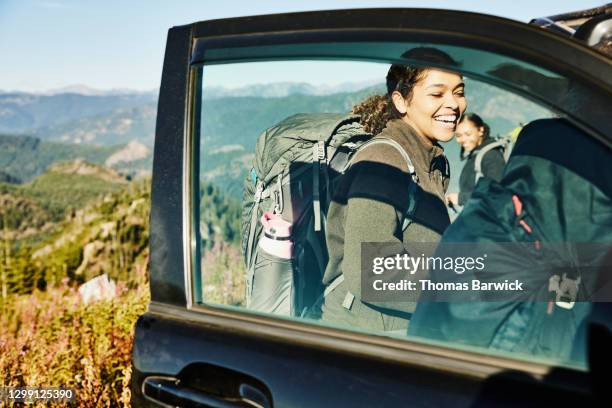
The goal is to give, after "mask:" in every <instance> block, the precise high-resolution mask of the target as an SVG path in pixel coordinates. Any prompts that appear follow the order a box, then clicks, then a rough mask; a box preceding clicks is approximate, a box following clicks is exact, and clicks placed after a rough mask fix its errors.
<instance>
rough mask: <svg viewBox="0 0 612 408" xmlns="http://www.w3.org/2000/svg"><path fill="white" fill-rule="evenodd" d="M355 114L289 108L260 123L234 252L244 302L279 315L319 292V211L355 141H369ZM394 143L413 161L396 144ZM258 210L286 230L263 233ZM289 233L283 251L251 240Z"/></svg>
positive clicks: (323, 253)
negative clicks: (284, 254)
mask: <svg viewBox="0 0 612 408" xmlns="http://www.w3.org/2000/svg"><path fill="white" fill-rule="evenodd" d="M371 138H372V135H371V134H368V133H367V132H365V131H364V129H363V127H362V126H361V125H360V124H359V116H356V115H352V116H347V115H343V114H333V113H312V114H296V115H293V116H290V117H288V118H286V119H284V120H282V121H281V122H280V123H278V124H276V125H275V126H273V127H271V128H269V129H267V130H266V131H264V132H263V133H262V134H261V135H260V136H259V138H258V140H257V145H256V150H255V158H254V163H253V168H252V169H251V171H250V173H249V174H248V175H247V177H246V179H245V181H244V195H243V207H242V242H241V246H242V253H243V256H244V260H245V264H246V268H247V277H246V279H247V282H246V286H247V293H246V303H247V308H249V309H251V310H256V311H261V312H266V313H274V314H280V315H285V316H302V315H304V313H305V311H307V310H308V309H309V308H310V307H311V306H312V305H314V304H315V302H316V301H317V300H318V299H319V298H321V296H322V295H323V293H324V289H325V288H324V286H323V283H322V278H323V273H324V272H325V267H326V265H327V261H328V254H327V246H326V242H325V225H326V214H327V210H328V207H329V203H330V201H331V197H332V195H333V192H334V190H335V187H336V185H337V182H338V181H339V179H340V176H341V175H343V174H344V173H345V172H346V171H347V169H348V168H349V166H350V160H351V158H352V157H353V155H354V154H355V152H357V150H358V149H359V148H362V147H365V146H366V145H369V144H372V143H387V144H392V145H397V143H396V142H393V141H391V140H388V139H376V140H372V141H369V142H368V140H369V139H371ZM395 147H396V148H398V149H399V150H400V151H401V152H402V154H403V156H404V157H405V158H406V160H407V161H408V168H409V169H410V171H411V173H412V174H413V175H414V176H416V174H415V173H414V167H413V166H412V163H411V162H410V159H409V158H408V155H407V154H406V153H405V152H404V150H403V149H402V148H401V146H399V145H397V146H395ZM264 212H267V213H272V214H277V215H280V216H281V217H282V220H284V221H286V222H288V223H290V224H291V226H292V227H291V236H290V238H289V237H280V238H279V237H274V236H272V235H270V234H268V233H267V232H265V233H264V231H263V227H262V224H261V222H260V219H261V217H262V215H263V214H264ZM264 237H265V238H266V239H290V240H291V242H292V245H293V249H292V256H291V257H290V259H286V258H281V257H278V256H274V255H272V254H270V253H268V252H267V251H265V250H263V249H262V246H261V245H258V244H259V242H260V240H261V239H262V238H264Z"/></svg>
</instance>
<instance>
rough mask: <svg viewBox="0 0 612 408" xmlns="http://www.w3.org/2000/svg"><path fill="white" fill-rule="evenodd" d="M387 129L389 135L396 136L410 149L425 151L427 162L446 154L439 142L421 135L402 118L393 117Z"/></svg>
mask: <svg viewBox="0 0 612 408" xmlns="http://www.w3.org/2000/svg"><path fill="white" fill-rule="evenodd" d="M385 130H386V132H385V133H386V134H387V135H389V136H395V138H396V139H397V141H398V142H400V143H402V144H403V145H404V146H405V147H407V149H408V150H409V151H412V152H414V151H419V152H424V159H425V160H426V162H427V163H431V162H433V161H434V159H435V158H436V157H438V156H441V155H443V154H444V149H443V148H442V146H440V145H439V144H438V142H436V141H432V140H430V139H427V138H426V137H424V136H421V135H419V134H418V133H417V132H416V131H415V130H414V128H413V127H412V126H410V125H409V124H407V123H406V122H404V121H403V120H401V119H392V120H390V121H389V122H387V126H386V127H385ZM398 136H399V137H398Z"/></svg>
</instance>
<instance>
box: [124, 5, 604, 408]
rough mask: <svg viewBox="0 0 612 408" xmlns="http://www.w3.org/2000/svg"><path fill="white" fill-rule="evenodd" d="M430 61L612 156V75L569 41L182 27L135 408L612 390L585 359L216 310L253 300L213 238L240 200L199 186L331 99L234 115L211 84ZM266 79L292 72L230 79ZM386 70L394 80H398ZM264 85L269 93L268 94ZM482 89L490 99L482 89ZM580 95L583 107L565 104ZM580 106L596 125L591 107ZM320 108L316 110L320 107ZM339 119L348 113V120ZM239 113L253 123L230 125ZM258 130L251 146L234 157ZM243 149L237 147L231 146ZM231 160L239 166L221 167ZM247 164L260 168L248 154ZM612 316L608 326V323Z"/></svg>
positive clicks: (443, 399) (346, 24)
mask: <svg viewBox="0 0 612 408" xmlns="http://www.w3.org/2000/svg"><path fill="white" fill-rule="evenodd" d="M424 46H426V47H435V48H438V49H441V50H443V51H444V52H446V53H447V54H449V55H451V56H452V57H453V58H454V59H455V60H456V61H459V62H460V65H459V66H458V67H457V71H459V72H461V74H462V75H464V76H465V77H466V78H467V80H468V81H469V80H473V81H476V82H480V83H482V84H485V85H487V86H490V87H495V88H496V89H500V90H503V91H504V92H509V93H510V94H512V95H516V96H517V97H519V98H521V100H523V99H524V100H528V101H530V102H531V103H534V104H536V105H538V106H543V107H545V108H546V109H547V111H548V112H552V113H553V114H554V115H559V116H562V117H565V118H567V119H568V120H570V121H571V122H572V123H573V124H574V125H575V126H576V127H577V128H579V129H580V131H581V132H583V133H584V137H585V138H588V139H589V140H591V139H594V140H596V141H597V143H601V144H602V145H604V146H606V148H607V149H609V148H610V145H611V144H612V124H611V121H610V116H609V113H610V106H612V75H611V73H612V70H611V68H610V67H611V64H610V60H609V59H608V58H606V57H605V56H604V55H603V54H599V53H598V52H596V51H593V50H591V49H589V48H588V47H586V46H584V45H581V44H579V43H578V42H575V41H574V40H572V39H570V38H565V37H563V36H561V35H557V34H555V33H551V32H547V31H545V30H543V29H540V28H538V27H533V26H528V25H526V24H521V23H518V22H515V21H510V20H506V19H502V18H497V17H492V16H486V15H480V14H472V13H464V12H451V11H443V10H427V9H367V10H339V11H321V12H308V13H297V14H283V15H272V16H258V17H245V18H235V19H224V20H215V21H207V22H199V23H194V24H191V25H188V26H181V27H174V28H172V29H170V31H169V33H168V40H167V45H166V55H165V61H164V68H163V76H162V83H161V89H160V96H159V105H158V113H157V127H156V136H155V153H154V165H153V181H152V183H153V185H152V207H151V224H150V225H151V234H150V237H151V239H150V286H151V303H150V305H149V308H148V311H147V312H146V313H145V314H144V315H143V316H141V317H140V319H139V320H138V322H137V325H136V335H135V343H134V351H133V373H132V402H133V404H134V406H206V407H322V406H330V407H332V406H333V407H335V406H351V407H357V406H363V407H374V406H389V407H397V406H473V405H479V404H480V405H483V406H496V405H508V404H512V405H527V404H532V405H536V404H537V405H543V406H550V405H556V404H559V403H562V404H563V405H570V404H571V405H574V406H579V405H580V406H582V405H590V404H591V403H593V401H594V398H595V394H594V392H595V391H596V390H597V387H594V385H593V384H597V379H598V378H601V377H597V376H598V375H603V374H601V373H600V374H597V373H596V372H595V371H593V370H592V368H593V366H592V365H590V364H589V356H588V355H586V354H585V355H584V356H583V358H582V360H581V361H582V363H578V364H566V363H565V362H561V361H554V360H550V359H543V358H539V357H537V356H533V357H530V356H525V355H514V354H512V353H501V352H494V351H492V350H490V349H479V348H477V347H471V346H470V345H469V344H467V345H466V344H452V343H442V342H436V341H427V340H426V339H419V338H413V337H411V336H409V335H406V334H405V333H403V334H397V333H394V334H393V335H390V334H387V333H377V332H374V331H367V330H351V328H346V327H341V326H337V327H336V326H333V325H329V324H327V325H326V324H322V323H320V322H317V321H316V320H312V319H305V318H301V317H299V316H294V317H290V316H277V315H272V314H266V313H261V312H254V311H252V310H249V308H247V307H246V306H245V304H244V300H243V299H240V293H239V294H238V295H236V296H237V297H236V298H232V299H230V300H227V299H228V297H227V296H226V295H227V293H225V294H223V293H221V294H219V293H220V292H219V287H215V285H217V286H219V285H226V286H224V288H225V289H223V290H225V291H226V292H228V291H229V292H231V291H233V290H235V291H237V292H240V291H241V290H243V289H244V288H243V287H240V285H241V284H242V283H241V282H242V281H243V280H244V279H245V277H246V276H239V277H238V280H235V282H237V283H235V282H234V279H235V276H233V275H232V273H237V274H238V275H240V273H241V272H232V271H233V269H232V268H233V266H232V265H233V264H232V262H233V261H232V259H234V258H236V255H235V254H236V253H239V249H235V247H236V245H234V247H232V245H233V244H232V242H234V243H235V242H236V239H235V237H231V236H230V235H228V234H225V235H223V234H224V233H223V232H219V231H221V229H219V228H217V226H218V225H221V224H218V225H217V224H215V222H219V223H221V221H220V220H221V219H222V218H223V217H224V214H229V213H230V211H233V210H232V208H234V207H232V205H231V204H228V203H230V199H229V198H228V199H227V200H226V201H223V200H224V199H221V198H219V197H217V198H214V195H215V194H217V192H216V191H218V190H215V188H213V187H210V188H209V189H208V190H206V189H205V188H204V187H202V186H203V185H204V184H203V183H205V182H206V183H210V182H211V180H213V181H214V180H223V182H222V183H221V182H219V185H221V187H217V188H222V187H223V185H229V184H231V182H230V181H227V180H229V177H230V176H232V171H233V170H232V168H233V167H231V166H230V167H219V168H221V169H225V171H218V172H217V173H213V172H208V173H207V172H204V170H205V169H208V168H210V166H212V164H211V163H213V160H219V162H220V163H221V164H223V165H228V166H229V164H232V163H238V162H239V160H237V161H234V159H233V157H234V156H229V154H230V153H231V152H232V149H234V150H233V151H240V149H244V150H245V151H246V152H247V153H250V152H252V149H253V147H254V146H255V141H256V137H257V135H258V134H259V133H260V132H261V131H263V130H264V129H265V128H266V127H265V126H272V125H273V124H274V123H275V121H278V120H279V119H280V118H282V117H284V116H285V115H286V114H287V113H290V112H289V111H287V112H286V111H285V109H288V108H287V106H288V105H289V103H295V104H296V105H295V106H297V108H296V111H295V112H294V113H299V112H300V111H304V110H305V109H309V108H310V107H312V106H314V104H316V103H318V102H316V101H321V99H316V98H315V96H316V97H318V98H323V96H321V94H317V93H316V92H314V93H312V95H314V96H313V97H312V98H311V99H308V98H306V97H303V95H304V93H302V94H299V93H296V94H287V93H286V92H285V93H283V92H284V91H283V92H280V93H277V94H273V93H271V92H272V90H271V89H270V87H268V88H266V87H263V88H259V91H257V92H253V93H251V94H243V95H242V97H236V98H234V99H232V98H230V97H226V98H225V99H224V97H223V95H222V93H218V94H216V96H215V95H212V92H213V91H214V89H213V88H214V87H212V86H211V87H210V88H207V81H213V79H212V78H213V76H214V75H213V73H219V75H221V74H222V73H223V72H229V71H227V70H230V69H234V68H235V67H236V66H238V65H240V64H243V66H245V67H246V66H247V65H246V64H255V65H256V64H266V63H272V62H276V63H288V64H291V63H300V61H315V62H317V61H318V62H326V61H327V62H330V61H332V62H356V63H362V64H366V63H376V64H386V66H388V64H390V63H413V64H418V63H419V61H411V60H406V59H404V57H403V54H404V53H405V51H406V50H408V49H411V48H415V47H424ZM305 64H306V63H305ZM255 65H248V67H254V66H255ZM266 66H267V65H266ZM288 66H293V65H288ZM307 66H310V65H304V68H301V69H302V71H301V72H300V68H296V69H292V73H293V74H294V77H295V81H299V78H300V76H302V75H304V76H305V75H306V73H307V72H306V70H307V69H308V68H306V67H307ZM298 67H299V66H298ZM281 68H282V67H281ZM232 72H233V71H232ZM257 72H260V74H258V73H257ZM261 72H263V74H262V73H261ZM266 72H267V73H268V75H269V76H270V77H271V78H274V77H275V76H280V74H278V73H279V72H283V71H282V69H280V70H278V71H273V70H268V71H266V70H259V71H257V70H256V69H255V68H253V69H251V68H245V70H244V74H243V75H239V76H238V75H236V76H234V77H233V78H243V77H249V76H256V75H264V74H265V73H266ZM380 72H381V73H382V74H381V75H380V82H383V80H384V78H383V77H384V73H385V72H386V69H384V68H383V69H382V70H381V71H380ZM209 73H210V74H209ZM276 79H278V80H279V81H281V82H282V81H283V79H282V78H276ZM349 81H350V79H349ZM265 82H270V81H263V80H262V83H265ZM211 83H212V82H208V84H211ZM228 83H229V82H228ZM467 87H468V90H467V94H468V98H469V92H470V91H469V85H467ZM482 89H489V88H487V87H486V86H484V85H483V88H482ZM207 92H209V93H207ZM245 92H246V91H245ZM483 92H484V91H483ZM345 93H346V92H345ZM569 93H571V95H573V97H572V98H567V95H568V94H569ZM306 94H308V92H306ZM336 94H337V95H340V94H342V91H338V92H336ZM336 94H334V95H336ZM296 95H297V96H296ZM300 95H301V96H300ZM360 95H362V94H360ZM285 97H286V98H285ZM343 97H344V96H343ZM265 98H277V99H270V100H264V99H265ZM283 98H285V99H283ZM291 98H293V99H291ZM300 98H302V99H300ZM304 98H306V99H304ZM298 100H300V101H301V102H299V103H298V102H296V101H298ZM343 100H344V99H343ZM572 100H573V101H580V102H579V103H571V101H572ZM267 103H269V104H270V105H265V104H267ZM470 103H472V102H471V101H470ZM474 103H476V102H474ZM585 104H587V105H588V106H589V109H584V105H585ZM264 105H265V106H268V108H267V109H268V110H267V111H266V112H268V113H266V115H269V118H270V120H269V123H267V124H266V125H265V126H264V127H263V128H260V127H258V126H259V125H257V126H256V123H259V122H257V121H263V119H261V118H262V117H263V116H262V115H263V114H260V113H258V112H257V109H259V108H261V109H263V106H264ZM580 105H582V106H580ZM317 106H319V107H318V108H317V109H319V108H320V106H323V105H317ZM344 108H345V109H346V110H347V111H348V110H349V109H350V106H346V105H344ZM223 109H225V111H224V110H223ZM231 109H235V110H234V111H231V112H242V113H244V114H243V115H242V116H240V115H239V114H238V113H235V114H231V115H229V114H225V115H224V113H223V112H226V113H227V112H229V111H230V110H231ZM313 109H314V108H313ZM320 109H324V108H320ZM320 109H319V111H320ZM510 115H511V112H508V116H510ZM262 123H263V122H262ZM239 125H240V126H242V127H240V126H239ZM228 126H229V127H231V126H234V127H236V128H237V129H238V130H237V131H236V133H235V136H227V135H226V136H223V137H221V136H220V135H225V133H223V132H224V127H228ZM500 126H502V122H501V121H500ZM251 131H252V132H254V133H253V136H249V137H250V139H249V140H250V141H247V142H244V143H242V142H239V141H237V140H238V139H239V138H240V137H242V136H243V135H244V134H245V133H248V132H251ZM215 137H218V138H217V139H215ZM230 137H235V138H236V139H235V140H229V138H230ZM451 143H454V142H451ZM236 144H238V145H240V146H242V147H240V146H239V147H235V146H234V147H232V148H228V147H227V146H230V145H236ZM223 146H225V148H224V150H223V149H222V147H223ZM213 149H216V150H214V151H213ZM219 149H221V150H219ZM219 152H221V153H223V154H226V156H223V155H213V153H219ZM609 153H610V151H609V150H608V154H609ZM240 157H242V156H240ZM249 157H250V159H252V153H251V156H249ZM224 161H227V162H226V163H224ZM221 164H220V165H221ZM207 166H209V167H207ZM236 166H237V165H236ZM203 169H204V170H203ZM248 169H249V168H248V166H247V167H246V170H247V173H245V174H243V173H240V172H241V171H242V168H240V169H239V170H237V172H238V173H240V177H243V176H244V175H246V174H248ZM220 177H225V178H223V179H222V178H220ZM240 181H242V178H240ZM219 191H220V190H219ZM228 191H229V190H228ZM218 194H221V193H218ZM227 194H230V195H231V191H230V192H228V193H227ZM239 195H240V192H238V193H237V194H236V196H239ZM203 197H207V200H208V201H206V202H207V203H209V204H210V203H216V205H218V208H221V210H219V211H217V212H215V211H212V210H210V208H209V207H206V206H205V205H204V204H203ZM238 202H239V200H238ZM222 203H225V204H223V205H222ZM206 205H208V204H206ZM227 217H229V215H226V216H225V218H223V220H226V219H228V218H227ZM215 220H216V221H215ZM213 221H215V222H213ZM228 222H229V221H228ZM230 224H231V223H230ZM228 228H229V227H228ZM214 234H217V235H216V236H224V237H225V240H226V241H227V242H226V243H225V244H219V243H218V242H217V243H213V244H210V237H211V236H214ZM207 240H208V241H207ZM226 244H227V245H226ZM231 248H234V249H231ZM215 251H217V252H215ZM219 251H234V252H231V253H230V252H226V253H223V254H224V255H223V254H222V255H223V256H225V258H223V259H225V261H223V262H225V263H222V264H219V263H217V264H215V265H216V266H215V265H212V266H211V265H210V264H207V263H206V262H207V259H208V260H209V259H210V258H207V256H208V255H207V254H212V255H210V256H222V255H219ZM215 254H216V255H215ZM232 254H234V255H232ZM232 256H233V257H234V258H232ZM219 259H221V258H219ZM237 263H240V262H237ZM219 265H221V267H219ZM212 274H217V275H218V276H217V275H214V276H213V275H212ZM228 282H229V283H228ZM232 285H233V286H232ZM224 299H225V300H224ZM607 313H608V312H607V311H606V310H604V311H603V312H601V313H600V316H602V315H603V316H606V315H608V314H607ZM604 320H605V318H604ZM602 327H603V329H602ZM598 333H599V334H597V335H596V338H597V339H602V338H606V336H608V334H607V333H608V331H607V329H606V328H605V325H603V326H599V329H598ZM597 336H599V337H597ZM584 341H589V340H586V339H585V340H584ZM590 341H595V342H597V340H593V339H591V340H590ZM602 342H603V343H602ZM599 343H601V344H605V341H599ZM588 346H589V344H587V347H586V349H587V350H588V352H590V353H594V354H591V356H590V360H591V361H596V362H597V361H600V362H601V361H603V360H602V359H604V358H609V356H607V354H609V353H610V347H609V346H608V347H599V348H592V347H588ZM600 367H601V364H600ZM607 367H608V369H609V367H610V366H609V365H608V366H607ZM603 371H604V372H605V371H606V370H603ZM594 390H595V391H594ZM601 396H603V397H605V398H607V400H608V403H610V401H611V400H610V398H611V397H610V396H609V393H608V394H605V393H604V394H602V395H600V397H601Z"/></svg>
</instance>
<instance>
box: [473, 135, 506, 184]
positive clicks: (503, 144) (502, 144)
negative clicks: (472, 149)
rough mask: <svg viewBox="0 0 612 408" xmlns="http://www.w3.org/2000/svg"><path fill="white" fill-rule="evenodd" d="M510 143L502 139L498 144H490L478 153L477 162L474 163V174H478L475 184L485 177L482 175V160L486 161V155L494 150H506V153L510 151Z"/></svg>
mask: <svg viewBox="0 0 612 408" xmlns="http://www.w3.org/2000/svg"><path fill="white" fill-rule="evenodd" d="M509 142H510V141H509V140H507V139H501V140H498V141H496V142H493V143H489V144H488V145H486V146H485V147H483V148H482V149H480V151H479V152H478V153H476V160H475V162H474V173H476V180H475V182H478V179H480V178H481V177H482V176H483V175H484V174H483V173H482V160H483V159H484V156H485V154H487V153H488V152H490V151H491V150H493V149H498V148H501V149H504V151H505V150H507V149H508V144H509ZM504 160H506V155H505V154H504Z"/></svg>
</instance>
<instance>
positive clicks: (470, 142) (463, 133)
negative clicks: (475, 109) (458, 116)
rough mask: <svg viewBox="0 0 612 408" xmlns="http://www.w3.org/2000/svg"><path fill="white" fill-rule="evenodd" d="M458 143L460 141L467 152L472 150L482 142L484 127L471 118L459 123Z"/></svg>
mask: <svg viewBox="0 0 612 408" xmlns="http://www.w3.org/2000/svg"><path fill="white" fill-rule="evenodd" d="M456 134H457V143H459V144H460V145H461V146H462V147H463V150H464V151H465V152H468V153H469V152H471V151H472V150H474V149H475V148H476V147H478V146H479V145H480V143H482V137H483V135H484V128H483V127H482V126H480V127H476V125H475V124H474V123H473V122H472V121H471V120H469V119H465V120H464V121H463V122H461V123H459V125H457V132H456Z"/></svg>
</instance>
